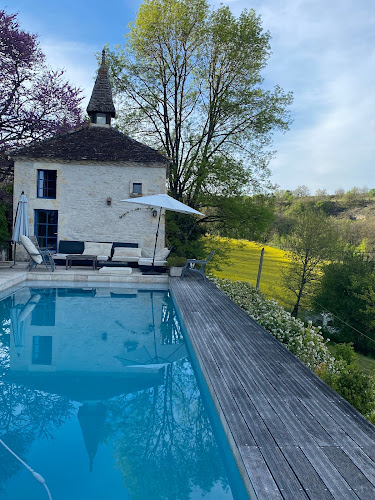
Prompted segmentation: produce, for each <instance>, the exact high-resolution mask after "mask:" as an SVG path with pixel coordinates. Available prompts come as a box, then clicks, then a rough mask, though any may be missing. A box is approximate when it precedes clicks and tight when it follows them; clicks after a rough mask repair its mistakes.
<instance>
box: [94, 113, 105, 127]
mask: <svg viewBox="0 0 375 500" xmlns="http://www.w3.org/2000/svg"><path fill="white" fill-rule="evenodd" d="M96 123H97V124H98V125H106V123H107V115H106V114H105V113H96Z"/></svg>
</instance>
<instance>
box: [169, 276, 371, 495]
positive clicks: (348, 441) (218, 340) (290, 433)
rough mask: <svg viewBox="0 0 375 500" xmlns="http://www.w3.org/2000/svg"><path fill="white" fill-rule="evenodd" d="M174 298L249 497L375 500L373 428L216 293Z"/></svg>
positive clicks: (179, 284)
mask: <svg viewBox="0 0 375 500" xmlns="http://www.w3.org/2000/svg"><path fill="white" fill-rule="evenodd" d="M171 289H172V293H173V296H174V298H175V300H176V302H177V305H178V308H179V310H180V312H181V315H182V319H183V321H184V323H185V326H186V328H187V330H188V333H189V337H190V339H191V342H192V344H193V347H194V349H195V350H196V354H197V357H198V360H199V362H200V365H201V367H202V369H203V372H204V374H205V376H206V379H207V382H208V386H209V388H210V391H211V394H212V396H213V399H214V402H215V405H216V406H217V408H218V410H219V415H220V418H221V420H222V421H223V424H224V428H225V429H226V431H227V434H228V437H229V441H230V444H231V446H232V449H233V451H234V455H235V457H236V460H237V462H238V465H239V468H240V471H241V472H242V474H243V476H244V479H245V484H246V485H247V486H248V489H249V491H251V490H252V489H253V490H255V492H256V495H257V497H258V498H290V499H295V498H332V497H333V498H355V497H357V496H359V497H362V495H363V494H364V492H365V494H368V493H369V491H371V495H372V497H374V498H375V476H374V474H375V464H374V462H373V460H372V459H373V458H374V455H375V452H374V449H375V448H374V447H375V442H374V431H375V428H374V427H373V426H372V425H371V424H370V423H368V422H367V421H366V420H365V419H364V418H363V417H362V416H361V415H359V414H358V412H356V410H354V409H353V408H352V407H351V406H350V405H348V403H347V402H345V401H344V400H342V398H340V396H338V395H337V394H336V393H334V392H333V391H332V390H331V389H330V388H329V387H328V386H326V385H325V384H324V383H323V382H321V381H320V379H318V378H317V377H316V376H315V375H314V374H313V373H312V372H311V371H310V370H308V369H307V368H306V367H305V366H304V365H303V364H302V363H301V362H300V361H299V360H297V358H295V356H293V355H292V354H291V353H290V352H289V351H287V350H286V349H285V348H284V347H283V346H282V345H281V344H280V343H279V342H277V341H276V340H275V339H274V338H273V337H272V336H271V335H270V334H269V333H268V332H266V331H265V330H264V329H263V328H262V327H260V326H259V325H258V324H257V323H256V322H255V321H254V320H252V319H251V318H250V317H249V316H247V315H246V314H245V313H244V312H243V311H242V310H241V309H239V308H238V307H237V306H236V305H235V304H234V303H233V302H232V301H230V300H229V299H228V298H227V297H226V296H225V295H224V294H222V293H221V292H220V291H219V290H218V289H217V288H216V287H215V286H214V285H213V284H212V283H209V282H204V281H203V280H201V279H184V280H180V279H171ZM359 445H361V446H362V449H361V448H360V446H359ZM340 447H341V448H340ZM337 449H340V450H341V452H342V453H343V454H344V455H345V457H346V460H349V462H348V463H349V464H350V466H351V467H349V466H348V464H346V467H345V469H343V467H342V466H341V468H340V467H339V466H338V463H337V460H338V459H337V456H338V455H337V452H336V451H335V452H332V451H327V454H325V453H324V450H337ZM344 450H345V451H344ZM366 450H368V452H366ZM335 453H336V454H335ZM252 462H253V467H254V470H253V471H252ZM324 462H326V463H325V466H324V467H322V463H324ZM302 464H304V465H303V466H302ZM360 468H362V469H363V473H362V472H361V471H360ZM348 471H349V472H348ZM357 471H358V472H359V473H360V475H359V476H358V474H357ZM262 478H263V479H264V481H263V480H262ZM359 478H361V479H363V483H364V486H363V487H362V490H361V489H358V481H359ZM263 484H264V486H263ZM354 489H355V490H356V493H354ZM370 497H371V496H370Z"/></svg>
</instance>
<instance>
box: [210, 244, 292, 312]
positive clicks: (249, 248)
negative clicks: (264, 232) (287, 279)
mask: <svg viewBox="0 0 375 500" xmlns="http://www.w3.org/2000/svg"><path fill="white" fill-rule="evenodd" d="M225 242H226V244H227V245H229V246H230V262H229V263H228V266H222V267H223V269H222V270H221V271H217V270H215V271H213V274H215V275H216V276H217V277H218V278H229V279H231V280H240V281H250V282H251V283H252V284H253V285H254V286H255V285H256V282H257V276H258V267H259V259H260V253H261V250H262V248H263V247H264V249H265V252H264V259H263V268H262V275H261V280H260V287H259V289H260V291H261V292H262V293H263V294H264V295H265V296H266V297H267V298H269V299H271V298H274V299H276V300H277V301H278V302H279V303H280V305H282V306H284V307H285V308H287V309H290V307H291V305H292V304H293V295H292V294H291V293H290V292H288V291H287V290H285V288H283V287H282V284H281V280H282V269H283V268H285V267H286V266H287V265H288V253H287V252H284V251H283V250H280V249H279V248H273V247H270V246H267V245H261V244H259V243H254V242H251V241H247V240H235V239H227V238H226V239H225Z"/></svg>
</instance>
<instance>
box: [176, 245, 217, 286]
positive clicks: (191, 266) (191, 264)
mask: <svg viewBox="0 0 375 500" xmlns="http://www.w3.org/2000/svg"><path fill="white" fill-rule="evenodd" d="M214 253H215V250H212V252H211V253H210V255H209V256H208V257H207V259H206V260H197V259H188V260H187V261H186V264H185V266H184V268H183V269H182V273H181V279H182V278H183V277H184V276H185V273H186V271H191V272H195V273H198V274H200V275H201V276H202V278H203V279H204V280H205V279H206V275H205V274H204V269H205V267H206V264H207V262H209V261H210V260H211V259H212V256H213V254H214ZM197 264H198V266H199V267H195V266H196V265H197Z"/></svg>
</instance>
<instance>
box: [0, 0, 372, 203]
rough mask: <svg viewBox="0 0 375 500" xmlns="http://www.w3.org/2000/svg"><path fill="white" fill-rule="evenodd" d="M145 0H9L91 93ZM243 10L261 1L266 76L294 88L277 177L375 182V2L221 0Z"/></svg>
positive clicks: (50, 54) (55, 62)
mask: <svg viewBox="0 0 375 500" xmlns="http://www.w3.org/2000/svg"><path fill="white" fill-rule="evenodd" d="M140 3H141V2H140V1H138V0H108V1H107V2H102V1H101V2H99V1H98V0H90V1H88V0H75V1H72V0H64V2H61V1H55V0H49V1H47V0H33V1H30V0H8V1H5V2H4V1H3V0H0V8H5V10H6V11H7V12H19V20H20V22H21V25H22V27H23V28H24V29H26V30H28V31H31V32H34V33H38V34H39V40H40V42H41V46H42V49H43V51H44V52H45V54H46V56H47V59H48V62H49V64H50V65H51V66H53V67H60V68H61V67H63V68H66V70H67V75H68V78H69V80H70V81H71V83H73V84H74V85H76V86H79V87H81V88H82V89H83V90H84V94H85V95H86V96H87V97H89V96H90V93H91V90H92V85H93V78H94V76H95V73H96V68H97V66H96V60H95V56H94V53H95V52H98V51H101V50H102V48H103V46H104V45H105V44H106V43H107V42H108V43H109V44H110V45H111V47H113V46H114V45H116V44H119V43H122V41H123V33H125V31H126V27H127V25H128V23H129V22H130V21H132V20H134V18H135V15H136V12H137V10H138V7H139V5H140ZM220 3H223V4H225V5H229V6H230V8H231V10H232V12H234V13H235V14H239V13H240V12H241V11H242V10H243V9H244V8H254V9H255V10H256V12H257V13H258V14H261V16H262V19H263V27H264V29H266V30H269V31H270V32H271V35H272V40H271V46H272V53H273V54H272V56H271V58H270V60H269V62H268V66H267V68H266V69H265V71H264V77H265V84H266V85H267V86H273V85H275V84H279V85H280V86H281V87H282V88H284V89H285V90H288V91H289V90H291V91H292V92H293V93H294V103H293V106H292V108H291V112H292V117H293V119H294V122H293V124H292V125H291V128H290V131H288V132H287V133H286V134H285V135H284V134H275V136H274V149H275V150H276V151H277V153H276V157H275V159H274V160H272V162H271V164H270V167H271V170H272V174H273V175H272V178H271V180H272V181H273V182H274V183H276V184H278V185H279V186H280V188H282V189H295V188H296V187H297V186H299V185H307V186H308V187H309V189H310V191H311V192H312V193H314V192H315V191H316V189H327V191H328V192H330V193H333V192H334V191H335V190H336V189H339V188H343V189H345V190H347V189H350V188H352V187H353V186H358V187H364V186H367V187H369V188H372V187H375V179H374V170H375V168H374V167H375V2H374V1H373V0H252V1H249V0H218V1H216V0H212V1H211V5H213V6H218V5H219V4H220Z"/></svg>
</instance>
